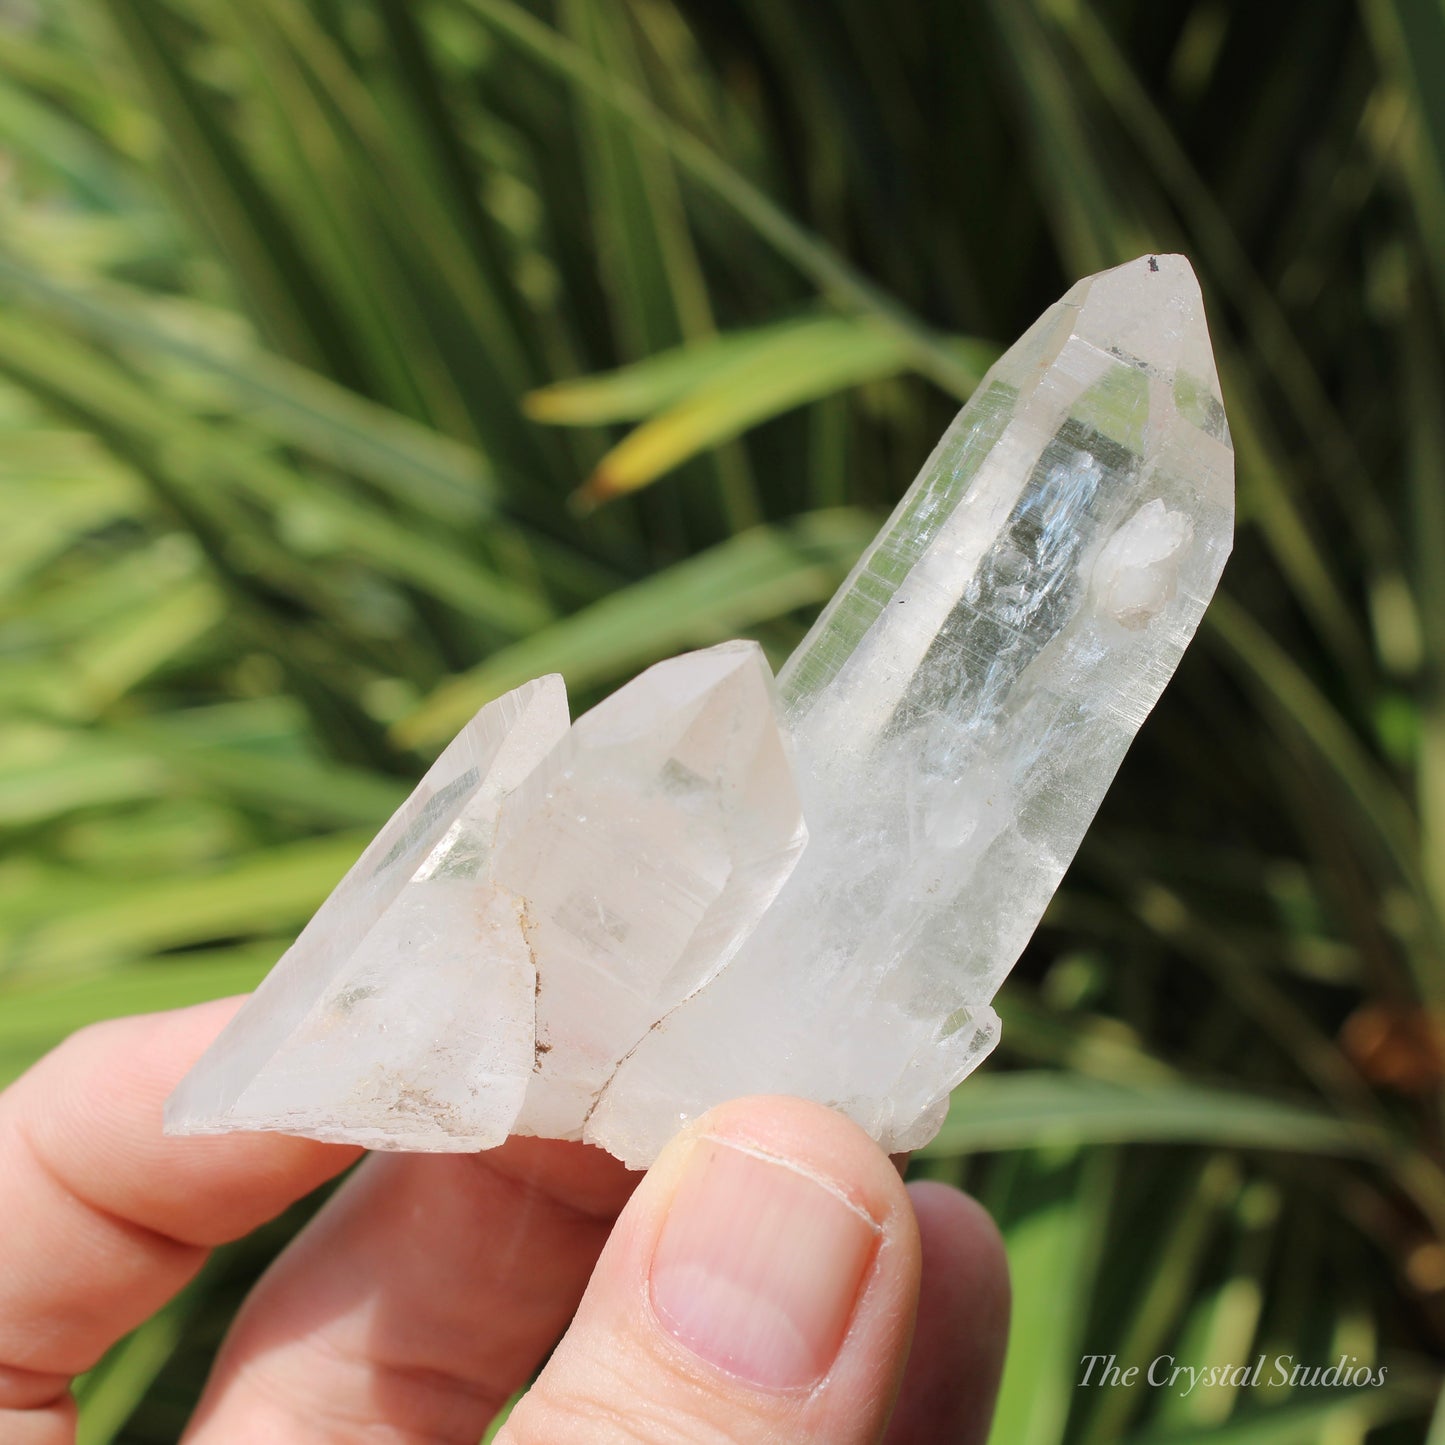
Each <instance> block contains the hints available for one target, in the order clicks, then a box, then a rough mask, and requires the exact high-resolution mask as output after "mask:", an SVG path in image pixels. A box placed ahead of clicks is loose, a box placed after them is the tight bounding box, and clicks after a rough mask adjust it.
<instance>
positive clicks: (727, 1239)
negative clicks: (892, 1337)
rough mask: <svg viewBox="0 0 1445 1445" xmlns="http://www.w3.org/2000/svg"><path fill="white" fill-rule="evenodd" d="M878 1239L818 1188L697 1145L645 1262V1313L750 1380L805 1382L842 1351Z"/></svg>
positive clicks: (801, 1177)
mask: <svg viewBox="0 0 1445 1445" xmlns="http://www.w3.org/2000/svg"><path fill="white" fill-rule="evenodd" d="M878 1236H879V1228H878V1225H877V1224H875V1223H874V1221H873V1220H872V1219H870V1218H869V1217H868V1215H867V1214H866V1213H864V1211H863V1210H862V1209H860V1208H858V1207H856V1206H855V1205H853V1204H851V1203H850V1202H849V1201H848V1200H846V1199H844V1198H843V1196H842V1195H841V1194H839V1193H836V1192H835V1191H834V1190H832V1189H831V1188H829V1187H828V1186H827V1185H826V1184H823V1183H820V1182H819V1181H818V1180H816V1179H814V1178H812V1177H810V1176H809V1175H807V1174H803V1173H800V1172H799V1171H798V1170H796V1169H792V1168H790V1167H789V1166H788V1165H787V1164H784V1163H780V1162H779V1161H777V1160H775V1159H770V1158H767V1157H766V1156H764V1155H760V1154H753V1153H749V1152H747V1151H745V1150H743V1149H741V1148H735V1147H733V1146H731V1145H729V1144H725V1143H723V1142H722V1141H721V1140H718V1139H701V1140H699V1141H698V1143H697V1144H695V1145H694V1146H693V1150H692V1153H691V1155H690V1157H689V1159H688V1163H687V1166H686V1172H685V1173H684V1175H683V1178H682V1182H681V1183H680V1184H679V1185H678V1189H677V1192H676V1194H675V1195H674V1196H673V1201H672V1208H671V1210H670V1211H669V1212H668V1216H667V1220H666V1222H665V1223H664V1224H663V1227H662V1233H661V1235H660V1237H659V1238H658V1242H657V1248H656V1251H655V1252H654V1254H653V1258H652V1307H653V1311H654V1313H655V1314H656V1315H657V1318H658V1320H659V1321H660V1322H661V1323H662V1326H663V1328H664V1329H666V1330H667V1331H668V1333H669V1334H671V1335H672V1336H673V1337H674V1338H675V1339H677V1340H679V1341H680V1342H681V1343H682V1344H684V1345H686V1346H687V1347H688V1348H689V1349H690V1350H692V1351H693V1353H694V1354H697V1355H700V1356H701V1357H702V1358H703V1359H704V1360H707V1361H708V1362H709V1363H711V1364H713V1365H717V1366H719V1367H720V1368H721V1369H724V1370H726V1371H728V1372H729V1373H730V1374H733V1375H736V1376H737V1377H738V1378H740V1379H742V1380H745V1381H747V1382H748V1383H749V1384H752V1385H758V1386H761V1387H763V1388H767V1389H775V1390H786V1389H795V1388H797V1387H799V1386H802V1385H808V1384H811V1383H812V1382H813V1381H815V1380H817V1379H819V1378H821V1377H822V1376H823V1375H824V1374H825V1373H826V1372H827V1370H828V1368H829V1366H830V1365H831V1364H832V1363H833V1358H834V1356H835V1355H836V1354H837V1353H838V1347H839V1346H840V1345H841V1344H842V1342H843V1336H844V1334H845V1333H846V1332H847V1329H848V1322H849V1320H850V1319H851V1318H852V1315H853V1308H854V1305H855V1304H856V1303H857V1300H858V1293H859V1290H860V1288H861V1286H862V1283H863V1276H864V1273H865V1271H866V1270H867V1268H868V1265H869V1262H870V1261H871V1260H872V1258H873V1251H874V1249H875V1248H876V1247H877V1243H878Z"/></svg>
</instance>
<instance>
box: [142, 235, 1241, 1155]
mask: <svg viewBox="0 0 1445 1445" xmlns="http://www.w3.org/2000/svg"><path fill="white" fill-rule="evenodd" d="M1232 527H1233V459H1232V453H1231V451H1230V445H1229V433H1228V429H1227V427H1226V425H1225V420H1224V410H1223V406H1222V404H1221V402H1220V398H1219V383H1218V378H1217V376H1216V374H1215V368H1214V362H1213V356H1212V352H1211V349H1210V345H1209V335H1208V331H1207V328H1206V326H1205V322H1204V315H1203V307H1202V303H1201V300H1200V295H1199V289H1198V286H1197V284H1196V283H1195V280H1194V276H1193V273H1192V271H1191V270H1190V268H1189V265H1188V263H1187V262H1186V261H1185V260H1183V258H1181V257H1177V256H1154V257H1146V258H1141V259H1140V260H1138V261H1135V262H1132V263H1130V264H1129V265H1127V266H1121V267H1118V268H1117V269H1115V270H1113V271H1107V272H1104V273H1102V274H1101V275H1098V276H1094V277H1091V278H1089V279H1087V280H1085V281H1082V282H1080V283H1079V284H1078V285H1077V286H1075V287H1074V289H1073V290H1072V291H1070V292H1069V294H1068V295H1067V296H1066V297H1064V299H1063V300H1062V301H1060V302H1059V303H1058V304H1057V305H1055V306H1054V307H1052V308H1050V310H1049V311H1047V312H1046V313H1045V314H1044V315H1043V316H1042V317H1041V318H1040V319H1039V321H1038V322H1037V323H1036V324H1035V325H1034V326H1033V327H1032V328H1031V329H1030V330H1029V332H1028V333H1027V334H1026V335H1025V336H1024V337H1023V339H1022V340H1021V341H1019V342H1018V343H1017V344H1016V345H1015V346H1014V347H1013V348H1012V349H1011V350H1010V351H1009V352H1008V353H1007V354H1006V355H1005V356H1004V357H1003V358H1002V359H1001V360H1000V361H999V362H998V364H997V365H996V366H995V367H994V368H993V369H992V370H991V371H990V372H989V374H988V376H987V377H985V378H984V381H983V383H982V384H981V385H980V387H979V389H978V391H977V393H976V394H975V396H974V397H973V399H972V400H971V401H970V402H969V404H968V406H967V407H965V408H964V410H963V411H962V412H961V413H960V415H959V417H958V418H957V420H956V421H955V422H954V424H953V425H952V426H951V427H950V428H949V430H948V432H947V433H946V434H945V435H944V437H943V439H942V441H941V442H940V443H939V445H938V447H937V449H936V450H935V451H934V453H933V455H932V457H930V458H929V460H928V462H927V464H926V465H925V466H924V469H923V471H922V473H921V474H920V476H919V478H918V480H917V481H916V482H915V483H914V485H913V487H912V488H911V489H910V490H909V492H908V494H907V495H906V496H905V497H904V499H903V501H902V502H901V503H900V504H899V507H898V509H897V510H896V511H895V513H894V515H893V517H892V518H891V519H890V520H889V522H888V524H887V525H886V526H885V527H884V529H883V531H882V532H881V533H880V534H879V537H878V539H877V540H876V541H875V543H874V544H873V546H872V547H870V548H869V550H868V552H867V553H866V554H865V555H864V557H863V558H862V560H861V561H860V562H859V564H858V566H857V568H856V569H855V570H854V572H853V574H852V575H851V576H850V578H849V579H848V581H847V582H846V583H845V584H844V586H843V588H842V589H841V590H840V591H839V593H838V595H837V596H836V597H835V598H834V599H833V601H832V602H831V603H830V604H829V606H828V607H827V608H826V609H825V611H824V612H823V614H822V616H821V617H820V618H819V619H818V622H817V623H816V625H815V626H814V628H813V629H812V631H811V632H810V633H809V634H808V636H807V638H805V640H804V642H803V644H802V645H801V647H800V648H799V649H798V651H797V652H796V653H795V654H794V656H793V657H792V658H791V659H790V661H789V663H788V665H787V667H786V668H785V670H784V672H783V673H782V675H781V676H780V679H779V685H780V689H781V699H782V700H781V704H778V703H777V702H775V699H774V696H773V692H772V683H771V678H770V676H769V674H768V671H767V668H766V664H765V663H764V662H763V660H762V657H761V654H760V653H759V652H758V650H757V648H756V647H755V646H754V645H752V644H748V643H729V644H724V645H723V646H722V647H719V648H712V649H709V650H708V651H705V652H701V653H693V654H688V655H687V656H684V657H681V658H675V659H673V660H672V661H671V662H668V663H663V664H660V665H659V666H657V667H655V668H652V669H650V670H649V671H648V672H646V673H644V674H643V675H642V676H641V677H639V678H638V679H636V680H635V681H634V682H632V683H630V684H629V685H628V686H627V687H625V688H623V689H621V690H620V691H619V692H618V693H617V694H616V695H615V696H613V697H612V698H609V699H608V700H607V701H606V702H604V703H603V704H602V705H601V706H600V707H598V708H596V709H594V710H593V711H592V712H591V713H589V714H587V715H586V716H584V717H583V718H581V719H579V720H578V722H577V723H576V724H575V725H574V726H573V727H572V728H571V729H570V730H568V728H567V721H566V703H565V698H564V697H563V694H562V690H561V685H560V682H559V681H558V680H556V679H543V680H542V681H541V682H539V683H534V684H529V687H528V688H522V689H519V690H518V692H517V693H514V694H511V695H509V696H508V697H507V698H504V699H501V700H500V701H499V702H497V703H494V704H491V705H490V706H489V707H488V708H485V709H483V711H482V713H481V714H479V715H478V717H477V719H476V720H475V721H474V722H473V723H472V724H470V725H469V727H468V729H467V730H466V731H464V733H463V734H462V736H461V737H460V738H458V740H457V742H455V743H453V745H452V746H451V747H450V748H449V749H448V750H447V752H446V753H444V754H443V755H442V757H441V758H440V759H439V760H438V762H437V764H436V766H435V767H434V768H433V769H432V771H431V772H430V773H428V775H427V778H426V779H425V780H424V782H423V783H422V785H421V787H420V788H419V789H418V793H417V795H416V796H415V797H414V798H413V799H412V800H410V801H409V802H408V803H407V805H406V806H405V807H404V808H403V810H402V811H401V813H399V814H398V815H397V817H396V818H395V819H393V820H392V822H391V823H389V824H388V825H387V827H386V829H384V830H383V832H382V834H381V836H380V837H378V839H377V841H376V842H375V843H374V844H373V845H372V846H371V848H369V849H368V850H367V853H366V854H365V855H364V856H363V858H362V860H361V862H360V863H358V865H357V867H356V868H355V869H353V870H352V872H351V873H350V874H348V875H347V878H346V879H345V880H344V881H343V882H342V884H341V885H340V886H339V887H338V889H337V890H336V892H335V893H334V894H333V895H332V897H331V898H330V899H329V900H328V901H327V902H326V904H325V905H323V907H322V909H321V911H320V912H319V913H318V914H317V916H316V918H315V919H313V921H312V923H311V924H310V925H308V927H307V929H306V931H305V932H304V933H303V934H302V936H301V938H300V939H299V940H298V941H297V944H296V946H295V947H294V948H293V949H292V950H291V951H290V952H289V953H288V954H287V955H286V957H285V958H284V959H283V960H282V961H281V963H280V964H278V966H277V968H276V970H275V972H274V973H273V974H272V976H271V977H270V978H268V979H267V981H266V983H265V984H264V985H263V986H262V988H261V989H260V990H259V991H258V993H257V994H256V996H255V998H254V1000H253V1001H252V1002H251V1003H250V1004H249V1005H247V1007H246V1008H244V1009H243V1010H242V1011H241V1013H240V1014H239V1015H238V1016H237V1018H236V1020H235V1022H234V1023H233V1024H232V1025H231V1027H230V1028H229V1029H228V1030H227V1031H226V1033H225V1034H223V1035H222V1036H221V1038H220V1040H219V1041H218V1042H217V1044H216V1045H215V1046H214V1048H213V1049H212V1050H211V1052H210V1053H209V1054H207V1055H206V1057H205V1058H203V1059H202V1061H201V1063H200V1064H199V1065H198V1066H197V1068H196V1070H195V1072H194V1073H193V1074H192V1075H191V1076H190V1077H189V1078H188V1079H187V1080H186V1081H185V1083H183V1085H182V1086H181V1088H180V1089H179V1090H178V1091H177V1094H176V1095H175V1097H174V1098H173V1099H172V1101H171V1105H170V1108H169V1111H168V1116H167V1117H168V1126H169V1127H172V1128H175V1129H177V1130H178V1131H181V1132H187V1131H189V1132H204V1131H214V1130H219V1129H226V1128H280V1129H286V1130H289V1131H291V1132H297V1133H306V1134H311V1135H315V1136H316V1137H320V1138H332V1139H337V1138H341V1139H354V1140H357V1141H360V1142H363V1143H367V1144H371V1145H373V1146H381V1147H394V1148H415V1149H421V1148H444V1149H466V1148H480V1147H486V1146H487V1145H488V1144H493V1143H497V1142H499V1141H500V1139H501V1138H502V1137H505V1135H506V1134H507V1133H508V1132H527V1133H541V1134H545V1135H549V1136H555V1137H561V1138H577V1137H584V1138H586V1139H589V1140H591V1141H594V1142H596V1143H599V1144H602V1145H604V1146H605V1147H606V1148H608V1149H610V1150H611V1151H612V1152H613V1153H615V1154H617V1155H618V1156H619V1157H621V1158H623V1159H625V1160H627V1161H628V1162H629V1163H632V1164H636V1165H643V1164H647V1163H649V1162H651V1160H652V1158H653V1157H654V1156H655V1155H656V1153H657V1151H658V1150H659V1149H660V1148H661V1147H662V1145H663V1144H664V1143H665V1142H666V1141H667V1139H668V1137H669V1136H670V1135H671V1134H672V1133H673V1132H674V1130H675V1129H676V1128H677V1127H678V1125H679V1124H680V1123H682V1122H684V1121H685V1120H687V1119H689V1118H691V1117H693V1116H695V1115H696V1114H697V1113H699V1112H701V1111H702V1110H704V1109H706V1108H707V1107H709V1106H710V1105H712V1104H715V1103H718V1102H720V1101H722V1100H724V1099H727V1098H729V1097H734V1096H737V1095H740V1094H746V1093H759V1092H781V1093H790V1094H796V1095H802V1096H805V1097H808V1098H813V1099H817V1100H820V1101H822V1102H825V1103H828V1104H832V1105H834V1106H836V1107H838V1108H840V1109H843V1110H844V1111H845V1112H847V1113H848V1114H850V1115H851V1116H852V1117H853V1118H855V1119H856V1120H857V1121H858V1122H859V1123H860V1124H862V1125H863V1127H864V1128H866V1129H867V1130H868V1131H869V1132H870V1133H872V1135H873V1136H874V1137H875V1138H876V1139H878V1140H879V1141H880V1142H881V1143H882V1144H884V1145H885V1146H886V1147H888V1148H890V1149H895V1150H897V1149H906V1148H911V1147H914V1146H916V1145H918V1144H920V1143H922V1142H924V1141H925V1140H926V1139H927V1138H928V1137H930V1136H931V1134H932V1133H933V1132H934V1130H935V1129H936V1128H937V1125H938V1122H939V1120H940V1119H941V1117H942V1113H943V1110H944V1108H945V1106H946V1103H947V1097H948V1093H949V1091H950V1090H951V1089H952V1087H953V1086H954V1085H955V1084H956V1083H957V1082H958V1081H959V1080H960V1079H961V1078H962V1077H963V1076H964V1075H965V1074H967V1073H968V1071H969V1070H970V1069H972V1068H973V1067H974V1066H975V1065H976V1064H977V1063H978V1062H979V1060H980V1059H982V1058H983V1057H984V1056H985V1055H986V1054H987V1052H988V1050H989V1049H990V1048H991V1047H992V1045H993V1043H994V1042H995V1040H996V1038H997V1034H998V1021H997V1019H996V1017H995V1015H994V1013H993V1011H992V1009H991V1008H990V1007H989V1001H990V1000H991V999H992V997H993V995H994V993H995V991H996V990H997V988H998V985H999V983H1000V982H1001V981H1002V979H1003V977H1004V975H1005V974H1006V973H1007V972H1008V970H1009V968H1010V967H1011V966H1012V965H1013V963H1014V961H1015V959H1016V958H1017V957H1018V955H1019V953H1020V951H1021V950H1022V948H1023V946H1024V944H1025V942H1026V941H1027V940H1028V938H1029V936H1030V934H1031V933H1032V932H1033V929H1034V928H1035V926H1036V925H1037V922H1038V920H1039V917H1040V916H1041V914H1042V912H1043V909H1044V906H1045V904H1046V903H1047V902H1048V899H1049V897H1050V896H1051V895H1052V893H1053V891H1054V889H1055V888H1056V887H1057V885H1058V882H1059V879H1060V878H1061V877H1062V875H1063V872H1064V869H1065V868H1066V867H1067V865H1068V862H1069V860H1070V858H1071V857H1072V856H1073V854H1074V852H1075V850H1076V849H1077V847H1078V845H1079V842H1080V840H1081V838H1082V837H1083V834H1084V830H1085V829H1086V827H1087V826H1088V824H1089V821H1090V819H1091V818H1092V817H1093V815H1094V812H1095V810H1096V809H1097V807H1098V805H1099V803H1100V801H1101V799H1102V798H1103V795H1104V792H1105V790H1106V788H1107V787H1108V784H1109V782H1110V780H1111V779H1112V777H1113V775H1114V772H1115V770H1116V769H1117V768H1118V765H1119V763H1120V760H1121V759H1122V758H1123V755H1124V752H1125V750H1126V748H1127V747H1128V745H1129V742H1130V741H1131V739H1132V738H1133V736H1134V734H1135V732H1136V731H1137V729H1138V727H1139V725H1140V723H1141V722H1142V721H1143V719H1144V717H1145V716H1146V714H1147V713H1148V711H1149V709H1150V708H1151V707H1152V706H1153V705H1154V703H1155V702H1156V701H1157V699H1158V697H1159V694H1160V692H1161V691H1162V689H1163V687H1164V685H1165V683H1166V682H1167V681H1168V679H1169V677H1170V675H1171V674H1172V673H1173V670H1174V668H1175V666H1176V665H1177V663H1178V661H1179V658H1180V656H1181V654H1182V653H1183V650H1184V648H1185V646H1186V645H1187V643H1188V641H1189V639H1190V638H1191V637H1192V635H1193V633H1194V631H1195V628H1196V627H1197V626H1198V623H1199V620H1200V617H1201V616H1202V614H1203V611H1204V608H1205V606H1206V604H1207V602H1208V600H1209V597H1210V596H1211V594H1212V593H1213V590H1214V587H1215V584H1216V582H1217V581H1218V578H1219V574H1220V570H1221V568H1222V567H1223V565H1224V561H1225V558H1226V556H1227V555H1228V552H1229V548H1230V542H1231V534H1232ZM529 689H530V691H529ZM790 754H791V765H790V762H789V756H790ZM800 799H801V802H800ZM804 818H806V819H807V829H806V836H807V837H808V839H809V841H808V843H807V847H806V850H805V851H802V853H801V860H800V857H799V855H800V850H802V848H803V842H804V838H805V830H804V827H803V819H804Z"/></svg>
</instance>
